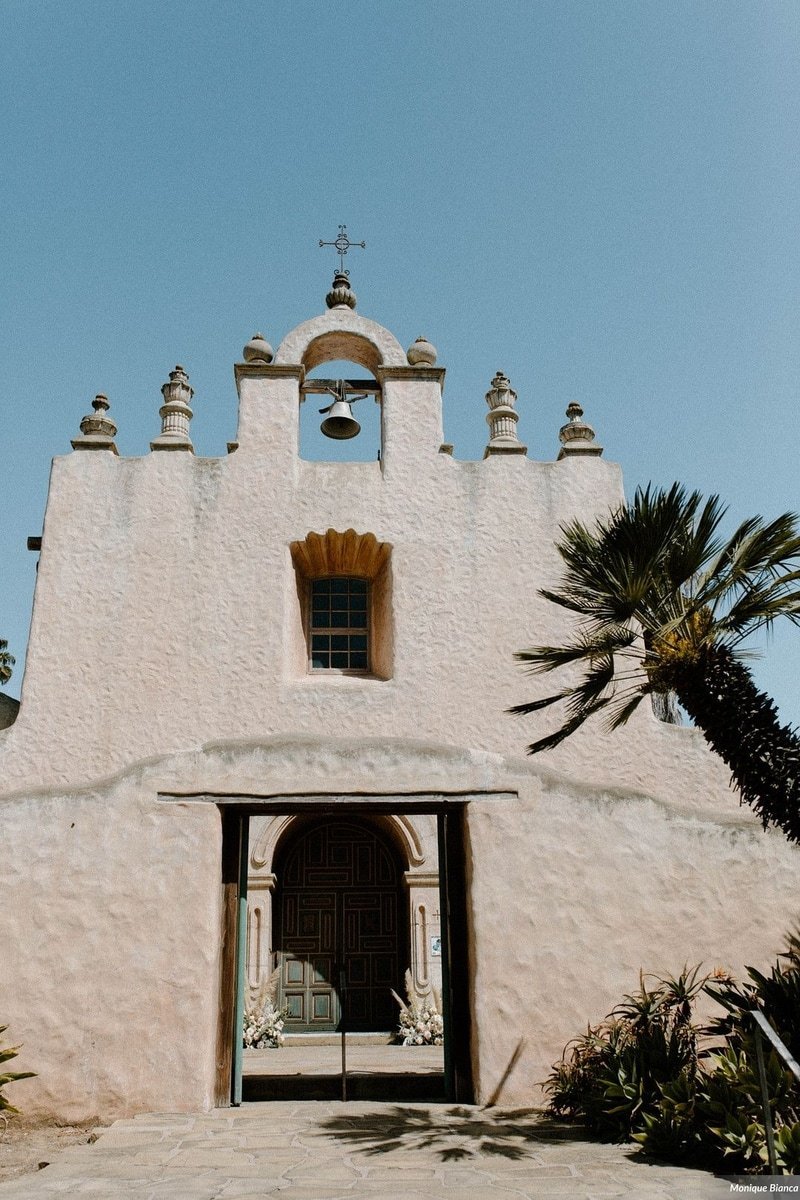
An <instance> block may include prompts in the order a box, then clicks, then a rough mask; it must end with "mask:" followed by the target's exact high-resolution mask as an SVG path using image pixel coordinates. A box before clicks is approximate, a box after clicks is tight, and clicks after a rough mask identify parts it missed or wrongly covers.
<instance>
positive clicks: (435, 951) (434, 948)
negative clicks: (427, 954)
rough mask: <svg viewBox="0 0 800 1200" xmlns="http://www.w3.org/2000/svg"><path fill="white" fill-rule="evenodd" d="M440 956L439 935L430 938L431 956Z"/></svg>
mask: <svg viewBox="0 0 800 1200" xmlns="http://www.w3.org/2000/svg"><path fill="white" fill-rule="evenodd" d="M441 957H442V939H441V938H440V937H432V938H431V958H441Z"/></svg>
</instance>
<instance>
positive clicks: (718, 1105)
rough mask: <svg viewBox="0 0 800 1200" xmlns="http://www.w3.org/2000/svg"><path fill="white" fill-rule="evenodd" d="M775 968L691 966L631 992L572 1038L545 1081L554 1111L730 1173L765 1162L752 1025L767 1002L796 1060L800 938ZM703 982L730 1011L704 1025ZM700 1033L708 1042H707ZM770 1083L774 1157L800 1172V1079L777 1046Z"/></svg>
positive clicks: (611, 1136) (769, 1064)
mask: <svg viewBox="0 0 800 1200" xmlns="http://www.w3.org/2000/svg"><path fill="white" fill-rule="evenodd" d="M787 942H788V946H787V950H786V952H785V953H784V954H782V955H780V956H779V958H778V961H777V963H776V964H775V965H774V966H773V968H772V969H771V971H770V972H769V974H763V973H762V972H759V971H756V970H755V969H754V968H752V967H748V968H746V971H747V976H748V979H747V980H745V981H744V982H741V983H740V982H737V981H735V980H733V979H731V978H729V977H727V976H720V975H717V976H714V977H710V976H709V977H705V978H701V977H700V974H699V969H698V968H695V969H694V970H691V971H690V970H688V969H687V968H684V970H683V972H682V974H681V975H680V976H679V977H678V978H677V979H671V978H669V977H667V978H665V979H657V980H655V982H654V985H653V986H651V987H649V988H648V987H647V986H646V985H645V980H644V977H642V978H641V980H640V987H639V991H638V992H636V993H634V994H633V995H631V996H626V997H625V998H624V1000H623V1003H622V1004H620V1005H618V1006H617V1007H616V1008H615V1009H614V1010H613V1011H612V1012H611V1013H610V1015H609V1017H608V1018H606V1020H605V1021H604V1022H603V1023H602V1024H600V1025H598V1026H595V1027H589V1029H588V1030H587V1032H586V1034H584V1035H583V1036H582V1037H580V1038H578V1039H576V1041H574V1042H571V1043H570V1044H569V1046H567V1049H566V1050H565V1052H564V1055H563V1057H562V1059H561V1061H560V1062H559V1063H556V1064H555V1066H554V1067H553V1071H552V1073H551V1075H550V1076H549V1078H548V1079H547V1081H546V1083H545V1090H546V1092H547V1093H548V1095H549V1097H550V1108H551V1111H552V1112H554V1113H555V1114H557V1115H558V1116H561V1117H569V1118H572V1119H575V1120H580V1121H582V1122H583V1124H584V1125H585V1126H586V1127H587V1128H588V1129H589V1130H591V1131H592V1132H593V1133H595V1134H597V1135H598V1136H599V1137H602V1138H604V1139H606V1140H610V1141H626V1140H629V1139H633V1140H634V1141H637V1142H639V1144H640V1145H641V1146H642V1148H643V1149H644V1150H645V1151H646V1152H647V1153H649V1154H653V1155H655V1156H657V1157H660V1158H667V1159H670V1160H672V1161H675V1162H680V1161H693V1162H697V1163H701V1164H703V1165H706V1166H712V1167H723V1168H724V1169H725V1170H727V1171H730V1172H732V1173H733V1172H757V1171H761V1170H763V1169H765V1164H766V1162H767V1149H766V1133H765V1130H764V1125H763V1109H762V1101H761V1088H760V1083H759V1079H758V1072H757V1069H756V1051H755V1031H754V1028H753V1021H752V1018H751V1017H750V1015H749V1014H750V1013H751V1012H752V1011H753V1009H760V1010H761V1012H763V1013H764V1015H765V1016H766V1017H767V1019H768V1020H769V1021H770V1022H771V1024H772V1025H773V1027H774V1028H775V1029H776V1030H777V1031H778V1034H779V1036H780V1037H781V1039H782V1040H783V1041H784V1043H785V1044H786V1045H787V1046H788V1048H789V1050H790V1052H791V1053H792V1054H793V1055H794V1057H795V1058H797V1057H798V1050H800V938H798V936H797V934H793V935H790V937H789V938H788V939H787ZM701 991H704V992H705V993H706V994H707V995H709V996H711V997H713V998H714V999H715V1000H716V1001H717V1002H718V1003H719V1004H720V1005H721V1007H722V1009H723V1014H722V1015H721V1016H719V1017H717V1018H715V1019H714V1020H713V1021H712V1022H711V1023H710V1024H709V1025H708V1026H707V1027H704V1028H702V1029H701V1028H699V1027H698V1026H696V1025H695V1023H694V1021H693V1006H694V1003H695V1001H696V999H697V996H698V995H699V993H700V992H701ZM699 1039H702V1040H703V1041H704V1042H706V1041H707V1042H708V1045H707V1046H705V1047H704V1048H702V1049H700V1048H699ZM767 1049H768V1047H767V1045H766V1044H765V1047H764V1051H765V1066H766V1074H767V1090H768V1095H769V1104H770V1111H771V1115H772V1122H773V1128H774V1130H775V1147H776V1152H777V1158H778V1163H779V1165H780V1167H781V1168H782V1170H783V1171H785V1172H786V1173H788V1174H795V1173H798V1171H800V1085H799V1084H798V1081H797V1080H796V1079H795V1077H794V1076H793V1075H792V1073H791V1072H790V1071H788V1070H786V1069H785V1068H784V1065H783V1063H782V1061H781V1059H780V1058H779V1057H778V1055H777V1053H776V1052H775V1051H774V1050H770V1052H769V1054H767Z"/></svg>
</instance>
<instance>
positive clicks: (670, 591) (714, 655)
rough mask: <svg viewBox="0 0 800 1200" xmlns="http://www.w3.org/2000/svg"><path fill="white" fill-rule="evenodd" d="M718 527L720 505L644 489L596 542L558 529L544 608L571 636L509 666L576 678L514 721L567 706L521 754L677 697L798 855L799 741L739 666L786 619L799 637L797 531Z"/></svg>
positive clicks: (781, 523) (790, 521) (786, 522)
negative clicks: (557, 610) (570, 618)
mask: <svg viewBox="0 0 800 1200" xmlns="http://www.w3.org/2000/svg"><path fill="white" fill-rule="evenodd" d="M724 516H725V509H724V507H723V506H722V504H721V503H720V500H719V497H718V496H711V497H710V498H709V499H708V500H706V501H703V498H702V496H701V495H700V493H699V492H692V493H691V494H688V493H687V492H686V491H685V490H684V488H683V487H681V486H680V485H679V484H673V486H672V487H671V488H670V489H669V490H668V491H665V490H660V489H652V488H650V487H648V488H645V489H643V490H642V489H639V490H638V491H637V492H636V495H635V497H634V500H633V503H632V504H628V505H625V506H623V507H622V508H620V509H619V510H618V511H617V512H615V513H613V514H612V515H611V516H610V517H608V518H607V519H605V520H601V521H599V522H598V523H597V524H596V526H595V527H594V528H592V529H590V528H587V527H586V526H585V525H583V524H581V523H580V522H578V521H576V522H573V523H572V524H571V525H568V526H565V527H564V528H563V529H562V538H561V541H560V542H559V544H558V550H559V552H560V554H561V557H562V558H563V560H564V565H565V570H564V575H563V578H562V580H561V583H560V585H559V587H558V588H556V589H543V590H542V593H541V594H542V595H543V596H545V597H546V598H547V599H548V600H551V601H552V602H553V603H554V604H558V605H560V606H561V607H562V608H566V609H568V610H569V611H570V612H572V613H574V614H576V616H577V617H578V618H579V622H578V624H577V627H576V629H575V632H574V633H573V635H572V636H571V637H569V638H568V639H567V640H566V641H565V642H564V643H563V644H562V645H560V646H536V647H533V648H532V649H529V650H523V651H520V653H519V654H517V658H518V659H519V660H520V661H521V662H523V663H525V664H527V666H528V667H529V668H530V669H532V670H533V672H535V673H541V672H546V673H547V672H551V671H557V670H559V669H561V668H563V667H570V666H575V665H578V666H582V667H583V675H582V678H581V679H580V681H579V682H577V683H572V684H568V685H567V686H565V687H563V688H562V689H561V690H560V691H558V692H555V693H554V694H552V695H549V696H545V697H543V698H541V699H538V700H532V701H529V702H527V703H525V704H519V705H517V706H516V707H515V708H513V709H511V712H513V713H519V714H529V713H534V712H538V711H541V710H542V709H546V708H549V707H550V706H551V705H556V704H562V703H563V704H565V705H566V719H565V720H564V721H563V723H562V724H561V725H560V726H559V727H558V728H557V729H556V730H555V731H554V732H551V733H548V734H546V735H544V736H542V737H540V738H539V739H538V740H537V741H535V742H533V743H532V744H531V745H530V746H529V751H530V753H532V754H535V753H538V752H539V751H541V750H547V749H550V748H551V747H554V746H557V745H558V744H559V743H560V742H563V741H564V739H565V738H567V737H569V736H570V734H572V733H574V732H575V730H576V729H578V728H579V727H580V726H581V725H582V724H583V723H584V721H586V720H587V719H588V718H589V717H591V716H593V715H594V714H596V713H603V714H604V715H605V717H606V718H607V721H608V724H609V726H610V728H612V729H616V728H617V727H618V726H620V725H623V724H624V723H625V722H626V721H627V720H628V718H629V717H630V716H631V714H632V713H633V712H634V710H635V709H636V707H637V706H638V705H639V704H640V703H641V701H642V699H643V698H644V697H645V696H647V695H651V694H662V695H666V694H669V693H675V694H676V695H677V698H678V700H679V701H680V703H681V705H682V706H683V708H684V709H685V710H686V712H687V713H688V714H689V716H690V717H691V719H692V720H693V721H694V723H695V724H696V725H697V726H698V728H699V729H700V730H701V731H702V733H703V734H704V736H705V738H706V740H707V741H708V743H709V745H710V746H711V748H712V749H713V750H715V751H716V752H717V753H718V754H719V755H720V756H721V758H722V759H723V760H724V762H725V763H726V764H727V765H728V767H729V768H730V770H731V774H732V776H733V781H734V782H735V784H736V785H737V786H738V788H739V791H740V793H741V796H742V799H743V800H744V801H745V802H746V803H748V804H750V805H751V806H752V807H753V808H754V809H755V811H756V812H757V813H758V815H759V816H760V817H761V819H762V822H763V824H764V825H765V826H766V825H767V824H769V823H772V824H775V825H777V826H778V827H779V828H781V829H782V830H783V831H784V833H785V834H786V835H787V837H788V838H789V839H790V840H792V841H800V737H798V734H797V731H796V730H794V729H792V728H790V727H789V726H787V725H782V724H781V723H780V721H779V719H778V713H777V710H776V708H775V705H774V703H773V701H772V700H771V699H770V698H769V696H767V695H765V694H764V693H763V692H760V691H759V690H758V688H757V687H756V685H755V682H754V681H753V677H752V675H751V673H750V671H749V669H748V667H747V665H746V664H745V662H744V661H742V659H743V657H744V656H745V654H746V651H745V650H744V643H745V642H746V640H747V639H748V638H750V637H751V636H752V635H753V634H754V633H755V632H757V631H759V630H763V629H765V628H769V627H770V626H771V625H772V623H773V621H775V620H776V619H777V618H778V617H781V616H784V617H787V618H788V619H789V620H791V621H793V622H795V623H800V569H799V568H800V531H799V530H798V521H797V517H796V516H795V515H794V514H793V513H785V514H784V515H783V516H780V517H778V518H777V519H776V520H774V521H771V522H765V521H764V520H763V519H762V518H761V517H751V518H749V519H748V520H746V521H744V522H742V524H741V525H740V526H739V527H738V529H736V530H735V532H734V533H733V534H732V535H731V536H730V537H724V536H723V535H722V533H721V532H720V526H721V524H722V521H723V519H724Z"/></svg>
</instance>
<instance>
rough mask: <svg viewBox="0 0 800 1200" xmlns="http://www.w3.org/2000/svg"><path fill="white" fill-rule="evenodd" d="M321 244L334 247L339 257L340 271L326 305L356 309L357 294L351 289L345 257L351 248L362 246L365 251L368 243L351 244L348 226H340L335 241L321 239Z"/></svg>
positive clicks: (326, 298)
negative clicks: (345, 267) (345, 266)
mask: <svg viewBox="0 0 800 1200" xmlns="http://www.w3.org/2000/svg"><path fill="white" fill-rule="evenodd" d="M319 244H320V246H334V247H335V248H336V253H337V254H338V255H339V270H338V271H337V272H336V274H335V275H334V277H333V286H332V288H331V290H330V291H329V292H328V294H327V296H326V297H325V303H326V304H327V306H328V308H344V307H347V308H355V306H356V294H355V292H354V291H353V290H352V288H351V287H350V272H349V271H345V269H344V256H345V254H347V251H348V250H349V249H350V248H351V246H360V247H361V249H362V250H364V249H365V248H366V245H367V243H366V242H351V241H350V238H349V237H348V236H347V226H346V225H340V226H339V233H338V235H337V237H336V239H335V241H333V242H323V240H322V238H320V241H319Z"/></svg>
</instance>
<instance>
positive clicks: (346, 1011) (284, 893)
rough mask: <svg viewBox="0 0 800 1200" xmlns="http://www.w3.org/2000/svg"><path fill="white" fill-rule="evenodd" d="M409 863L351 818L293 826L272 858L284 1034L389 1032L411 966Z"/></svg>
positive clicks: (373, 831)
mask: <svg viewBox="0 0 800 1200" xmlns="http://www.w3.org/2000/svg"><path fill="white" fill-rule="evenodd" d="M406 868H407V864H405V863H402V862H401V861H400V858H399V855H398V853H397V851H396V850H395V848H394V846H393V845H392V844H391V843H390V841H389V840H388V838H387V837H386V836H385V835H384V834H383V833H382V832H381V831H380V830H378V829H377V828H376V827H375V825H374V824H373V823H372V822H370V821H368V820H365V819H362V818H356V817H349V816H348V817H342V818H336V817H330V818H323V819H316V820H313V821H307V822H300V823H298V825H297V827H296V828H294V829H291V830H290V831H289V832H288V833H287V835H286V838H285V840H284V841H283V843H282V844H281V845H280V846H279V848H278V851H277V854H276V856H275V866H274V871H275V876H276V889H275V901H276V903H275V940H274V945H275V949H276V956H277V963H278V965H279V966H280V968H281V971H280V984H279V1003H280V1004H281V1005H285V1006H286V1007H287V1008H288V1017H287V1020H286V1032H287V1033H309V1032H314V1031H319V1032H323V1033H324V1032H332V1031H334V1030H336V1029H340V1028H342V1023H343V1024H344V1027H345V1028H346V1029H347V1030H348V1031H352V1032H355V1031H373V1030H374V1031H386V1030H390V1029H393V1028H394V1027H395V1026H396V1024H397V1015H398V1014H397V1004H396V1002H395V1000H394V998H393V996H392V990H394V991H396V992H398V993H400V994H402V992H403V976H404V973H405V970H406V968H407V966H408V962H409V946H408V930H407V929H406V928H405V925H406V921H405V919H404V904H403V893H402V885H403V872H404V870H406Z"/></svg>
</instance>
